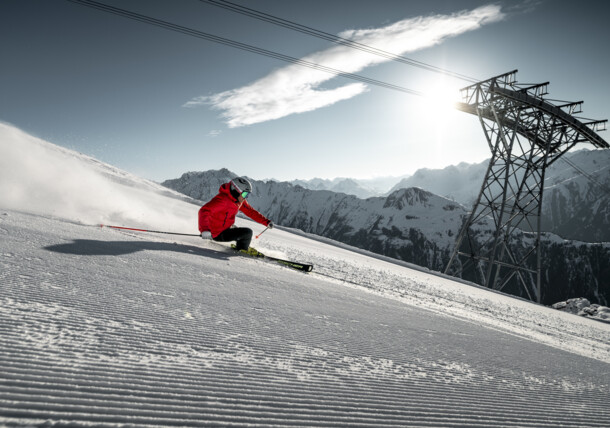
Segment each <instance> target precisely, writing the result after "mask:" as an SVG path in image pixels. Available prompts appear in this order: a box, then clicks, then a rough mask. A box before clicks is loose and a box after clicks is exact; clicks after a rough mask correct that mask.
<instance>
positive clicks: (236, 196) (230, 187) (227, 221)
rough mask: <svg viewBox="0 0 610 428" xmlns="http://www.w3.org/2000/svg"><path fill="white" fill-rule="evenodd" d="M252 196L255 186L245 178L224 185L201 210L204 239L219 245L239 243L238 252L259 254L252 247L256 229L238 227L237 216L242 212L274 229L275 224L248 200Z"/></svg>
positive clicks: (200, 224) (236, 244) (202, 235)
mask: <svg viewBox="0 0 610 428" xmlns="http://www.w3.org/2000/svg"><path fill="white" fill-rule="evenodd" d="M250 193H252V184H251V183H250V182H249V181H248V180H247V179H245V178H243V177H237V178H234V179H233V180H231V181H229V182H228V183H224V184H222V185H221V186H220V189H219V190H218V195H216V196H214V197H213V198H212V199H211V200H210V201H209V202H208V203H207V204H205V205H204V206H202V207H201V208H200V209H199V232H201V237H202V238H203V239H213V240H214V241H217V242H229V241H236V242H235V249H236V250H243V251H246V252H253V253H256V250H254V249H253V248H250V242H251V241H252V229H250V228H248V227H235V226H234V223H235V215H236V214H237V212H238V211H241V212H243V213H244V214H246V215H247V216H248V217H250V218H251V219H252V220H254V221H256V222H258V223H260V224H262V225H264V226H267V227H268V228H270V229H272V228H273V223H272V222H271V220H269V219H268V218H267V217H265V216H264V215H262V214H261V213H259V212H258V211H256V210H255V209H254V208H252V206H251V205H250V204H249V203H248V201H246V198H247V197H248V196H249V195H250Z"/></svg>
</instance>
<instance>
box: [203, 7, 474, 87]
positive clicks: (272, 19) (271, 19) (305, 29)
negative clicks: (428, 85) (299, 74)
mask: <svg viewBox="0 0 610 428" xmlns="http://www.w3.org/2000/svg"><path fill="white" fill-rule="evenodd" d="M199 1H200V2H202V3H207V4H210V5H213V6H218V7H221V8H223V9H226V10H230V11H232V12H236V13H240V14H242V15H246V16H250V17H252V18H256V19H259V20H261V21H265V22H268V23H271V24H275V25H279V26H281V27H284V28H289V29H291V30H295V31H299V32H301V33H304V34H308V35H311V36H314V37H318V38H321V39H324V40H328V41H330V42H333V43H337V44H339V45H343V46H348V47H350V48H353V49H358V50H361V51H364V52H368V53H370V54H373V55H377V56H381V57H384V58H387V59H390V60H392V61H397V62H401V63H403V64H407V65H410V66H414V67H419V68H422V69H424V70H428V71H433V72H435V73H441V74H444V75H447V76H451V77H455V78H458V79H461V80H466V81H468V82H471V83H476V82H479V81H480V79H475V78H473V77H469V76H466V75H463V74H460V73H455V72H453V71H450V70H446V69H443V68H440V67H436V66H433V65H430V64H426V63H425V62H421V61H417V60H414V59H411V58H407V57H403V56H400V55H396V54H394V53H391V52H387V51H385V50H382V49H379V48H376V47H373V46H369V45H367V44H364V43H359V42H356V41H353V40H350V39H346V38H343V37H340V36H337V35H334V34H331V33H327V32H325V31H321V30H317V29H315V28H312V27H309V26H307V25H302V24H299V23H296V22H294V21H289V20H287V19H283V18H279V17H277V16H275V15H271V14H268V13H264V12H261V11H258V10H255V9H252V8H249V7H245V6H241V5H238V4H235V3H232V2H230V1H227V0H199Z"/></svg>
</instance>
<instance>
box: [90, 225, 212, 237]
mask: <svg viewBox="0 0 610 428" xmlns="http://www.w3.org/2000/svg"><path fill="white" fill-rule="evenodd" d="M100 227H110V228H112V229H122V230H134V231H136V232H149V233H164V234H166V235H182V236H200V235H195V234H194V233H176V232H163V231H160V230H148V229H135V228H133V227H123V226H110V225H107V224H100Z"/></svg>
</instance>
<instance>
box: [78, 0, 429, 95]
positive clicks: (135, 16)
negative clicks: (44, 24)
mask: <svg viewBox="0 0 610 428" xmlns="http://www.w3.org/2000/svg"><path fill="white" fill-rule="evenodd" d="M67 1H69V2H72V3H77V4H80V5H83V6H88V7H91V8H94V9H98V10H101V11H104V12H108V13H112V14H114V15H119V16H123V17H125V18H129V19H132V20H135V21H139V22H144V23H147V24H151V25H155V26H157V27H161V28H165V29H167V30H171V31H176V32H179V33H182V34H186V35H189V36H193V37H197V38H200V39H205V40H208V41H211V42H216V43H220V44H223V45H226V46H231V47H234V48H237V49H241V50H244V51H248V52H252V53H256V54H259V55H263V56H267V57H270V58H275V59H278V60H281V61H285V62H289V63H293V64H297V65H301V66H304V67H308V68H311V69H314V70H318V71H323V72H326V73H330V74H334V75H336V76H341V77H345V78H348V79H352V80H357V81H359V82H362V83H368V84H370V85H375V86H380V87H384V88H387V89H393V90H396V91H400V92H404V93H407V94H411V95H417V96H425V95H424V93H423V92H420V91H416V90H414V89H408V88H405V87H402V86H399V85H394V84H391V83H387V82H383V81H381V80H376V79H372V78H369V77H365V76H361V75H358V74H354V73H349V72H345V71H342V70H339V69H336V68H333V67H328V66H325V65H321V64H317V63H314V62H311V61H307V60H304V59H300V58H295V57H292V56H289V55H284V54H281V53H278V52H274V51H271V50H268V49H263V48H259V47H256V46H252V45H248V44H246V43H241V42H237V41H235V40H231V39H227V38H225V37H220V36H216V35H213V34H210V33H206V32H203V31H199V30H195V29H192V28H188V27H184V26H182V25H178V24H173V23H171V22H168V21H164V20H161V19H157V18H153V17H150V16H147V15H143V14H140V13H136V12H131V11H129V10H126V9H121V8H118V7H114V6H110V5H107V4H104V3H100V2H98V1H95V0H67Z"/></svg>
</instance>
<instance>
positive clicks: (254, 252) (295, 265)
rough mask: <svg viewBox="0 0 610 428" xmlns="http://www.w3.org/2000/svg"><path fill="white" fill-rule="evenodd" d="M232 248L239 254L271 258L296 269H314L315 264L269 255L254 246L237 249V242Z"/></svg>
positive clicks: (305, 270) (309, 270) (303, 270)
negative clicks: (246, 248)
mask: <svg viewBox="0 0 610 428" xmlns="http://www.w3.org/2000/svg"><path fill="white" fill-rule="evenodd" d="M231 248H233V249H234V250H235V251H237V253H238V254H243V255H245V256H250V257H254V258H259V259H264V260H270V261H273V262H276V263H279V264H281V265H283V266H286V267H289V268H292V269H296V270H300V271H302V272H311V271H312V270H313V265H312V264H310V263H300V262H294V261H292V260H285V259H280V258H278V257H273V256H268V255H266V254H263V253H261V252H260V251H258V250H256V249H254V248H252V247H250V248H249V249H248V250H237V249H236V248H235V244H231Z"/></svg>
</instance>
